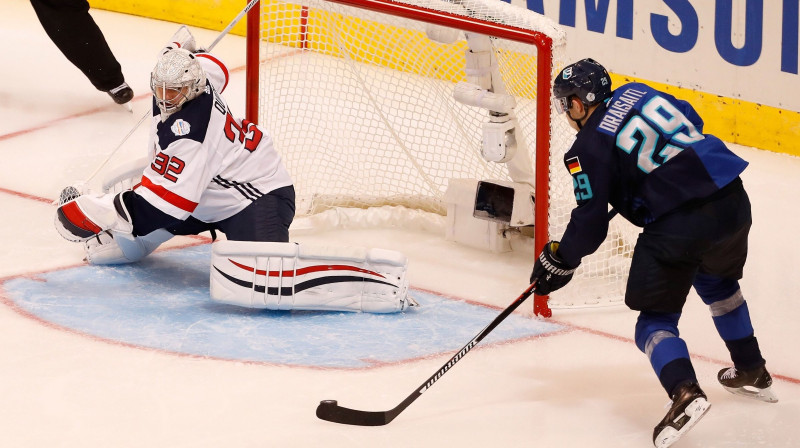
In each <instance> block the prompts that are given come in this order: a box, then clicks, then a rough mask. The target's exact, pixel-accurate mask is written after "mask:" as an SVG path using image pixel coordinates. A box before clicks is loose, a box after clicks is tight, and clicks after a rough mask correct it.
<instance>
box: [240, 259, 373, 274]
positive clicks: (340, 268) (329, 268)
mask: <svg viewBox="0 0 800 448" xmlns="http://www.w3.org/2000/svg"><path fill="white" fill-rule="evenodd" d="M228 261H230V262H231V263H233V264H234V265H235V266H238V267H240V268H242V269H244V270H245V271H250V272H255V273H256V275H267V276H269V277H278V276H283V277H293V276H294V274H295V272H294V271H264V270H261V269H255V268H253V267H250V266H246V265H243V264H241V263H237V262H235V261H233V260H231V259H230V258H228ZM320 271H355V272H361V273H362V274H371V275H375V276H377V277H380V278H385V277H384V276H383V275H381V274H378V273H377V272H374V271H368V270H366V269H361V268H357V267H355V266H348V265H345V264H336V265H317V266H309V267H307V268H301V269H298V270H297V275H298V276H299V275H303V274H309V273H311V272H320Z"/></svg>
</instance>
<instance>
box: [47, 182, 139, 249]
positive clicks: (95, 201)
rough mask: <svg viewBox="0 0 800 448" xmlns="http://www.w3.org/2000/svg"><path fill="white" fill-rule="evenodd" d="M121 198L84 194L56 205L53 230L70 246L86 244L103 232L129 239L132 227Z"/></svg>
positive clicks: (119, 195)
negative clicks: (124, 235) (112, 232)
mask: <svg viewBox="0 0 800 448" xmlns="http://www.w3.org/2000/svg"><path fill="white" fill-rule="evenodd" d="M123 194H124V192H123V193H119V194H103V195H88V194H84V195H81V196H78V197H77V198H75V199H72V200H70V201H68V202H66V203H64V204H63V205H60V206H59V207H58V209H57V210H56V218H55V226H56V230H57V231H58V233H59V234H60V235H61V236H62V237H64V239H66V240H68V241H73V242H81V241H86V240H88V239H89V238H92V237H94V236H96V235H97V234H99V233H101V232H104V231H106V230H112V231H114V232H117V233H120V234H127V235H130V234H131V233H132V232H133V223H132V221H131V216H130V213H129V212H128V210H127V208H126V207H125V203H124V202H123V201H122V195H123Z"/></svg>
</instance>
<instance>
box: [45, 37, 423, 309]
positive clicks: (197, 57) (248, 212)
mask: <svg viewBox="0 0 800 448" xmlns="http://www.w3.org/2000/svg"><path fill="white" fill-rule="evenodd" d="M182 30H186V34H181V31H179V33H176V36H173V42H172V43H171V44H170V45H168V46H166V47H165V48H164V49H163V50H162V51H161V54H160V56H159V58H158V62H157V64H156V66H155V68H154V69H153V71H152V74H151V82H150V86H151V89H152V92H153V115H152V119H151V132H150V141H149V145H148V148H149V151H150V160H151V162H150V164H149V165H148V166H147V167H146V168H145V169H144V172H143V174H142V175H141V180H140V181H139V183H138V184H137V185H136V186H135V187H134V188H133V189H132V190H127V191H123V192H122V193H119V194H111V193H109V194H100V195H94V194H83V195H80V196H78V197H76V198H70V197H67V198H63V196H64V195H63V193H62V200H61V201H60V206H59V208H58V210H57V213H56V221H55V224H56V229H57V230H58V231H59V233H60V234H61V235H62V236H63V237H64V238H66V239H68V240H70V241H76V242H80V241H83V242H85V248H86V254H87V260H88V261H89V262H90V263H92V264H118V263H128V262H134V261H138V260H140V259H141V258H143V257H145V256H146V255H148V254H149V253H151V252H152V251H153V250H155V249H156V248H157V247H158V246H159V245H160V244H162V243H163V242H165V241H166V240H168V239H170V238H171V237H172V236H173V235H193V234H198V233H200V232H203V231H210V232H211V233H212V235H215V232H216V231H221V232H222V233H224V234H225V236H226V241H218V242H216V243H215V244H214V245H213V249H212V271H211V296H212V298H214V299H216V300H219V301H223V302H226V303H232V304H236V305H242V306H247V307H253V308H269V309H284V310H288V309H321V310H331V309H336V310H340V309H341V310H352V311H372V312H394V311H400V310H402V309H403V308H404V307H405V306H408V305H410V304H412V302H413V301H411V300H410V299H409V298H408V297H407V280H406V278H405V272H406V260H405V257H404V256H402V254H399V253H395V252H391V251H381V250H378V249H372V250H369V251H368V250H365V249H358V248H345V249H335V248H334V249H332V248H313V247H306V246H304V247H302V248H300V247H298V245H297V244H293V243H289V242H288V241H289V225H290V224H291V223H292V220H293V218H294V212H295V192H294V187H293V184H292V180H291V178H290V176H289V173H288V172H287V170H286V169H285V168H284V166H283V163H282V162H281V159H280V156H279V155H278V153H277V152H276V151H275V148H274V147H273V143H272V139H271V137H270V135H269V133H268V132H267V131H266V130H264V129H262V128H260V127H258V126H256V125H255V124H254V123H251V122H248V121H247V120H240V119H237V118H235V117H234V116H233V114H232V113H231V111H230V109H229V107H228V104H227V103H226V101H225V100H224V99H223V98H222V96H221V95H220V94H221V93H222V91H223V90H224V89H225V87H226V86H227V84H228V70H227V68H226V66H225V65H224V64H223V63H222V62H221V61H220V60H219V59H218V58H216V57H214V56H213V55H211V54H208V53H206V52H204V51H202V50H199V49H197V48H196V43H195V42H194V38H193V37H191V33H188V30H187V29H186V28H185V27H182ZM69 188H70V187H68V189H69ZM68 189H65V191H67V190H68ZM326 262H327V264H326ZM273 268H274V269H273ZM345 273H346V274H348V275H344V274H345ZM337 274H341V275H337ZM367 284H369V286H367Z"/></svg>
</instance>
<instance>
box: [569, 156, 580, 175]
mask: <svg viewBox="0 0 800 448" xmlns="http://www.w3.org/2000/svg"><path fill="white" fill-rule="evenodd" d="M567 169H568V170H569V174H570V175H572V176H574V175H576V174H578V173H580V172H581V171H583V168H581V161H580V160H578V158H577V157H573V158H571V159H567Z"/></svg>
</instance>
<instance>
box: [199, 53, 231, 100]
mask: <svg viewBox="0 0 800 448" xmlns="http://www.w3.org/2000/svg"><path fill="white" fill-rule="evenodd" d="M195 56H196V57H198V58H205V59H208V60H209V61H211V62H213V63H215V64H217V65H219V68H220V69H222V73H223V74H224V75H225V84H223V86H222V88H221V89H220V90H219V93H222V92H224V91H225V88H226V87H228V79H229V78H230V75H229V74H228V67H227V66H225V64H223V63H222V61H220V60H219V59H217V58H215V57H214V56H211V55H210V54H208V53H197V54H195Z"/></svg>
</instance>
